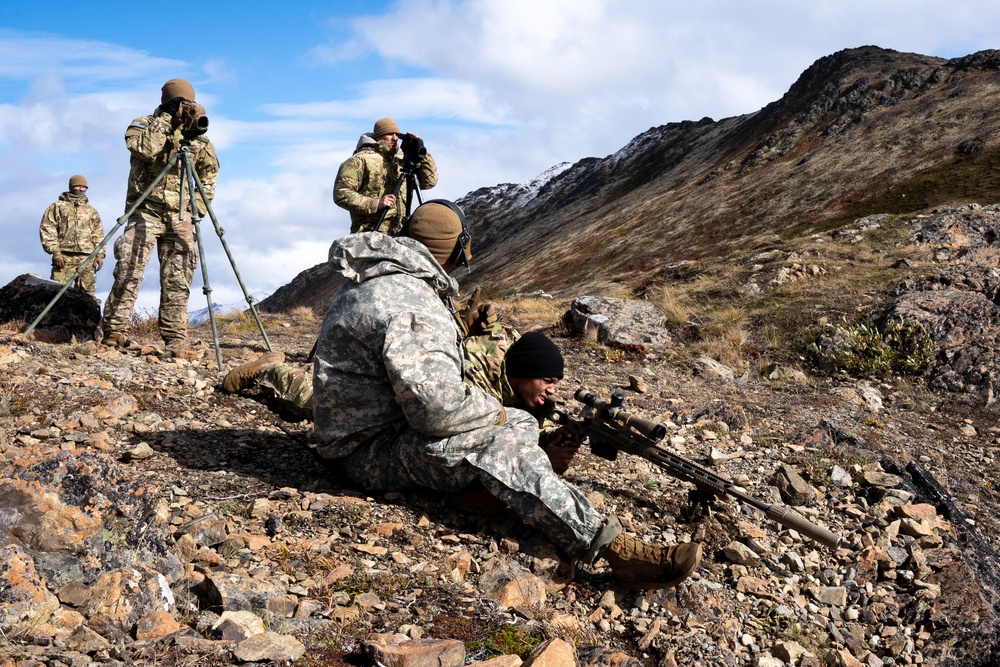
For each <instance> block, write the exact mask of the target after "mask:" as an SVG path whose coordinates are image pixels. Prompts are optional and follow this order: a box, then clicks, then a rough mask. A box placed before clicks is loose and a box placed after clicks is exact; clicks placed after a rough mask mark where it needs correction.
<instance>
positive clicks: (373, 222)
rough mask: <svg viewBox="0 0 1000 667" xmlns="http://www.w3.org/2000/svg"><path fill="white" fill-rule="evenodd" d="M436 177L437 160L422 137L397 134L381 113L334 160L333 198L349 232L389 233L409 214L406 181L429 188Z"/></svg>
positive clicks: (410, 193) (409, 190)
mask: <svg viewBox="0 0 1000 667" xmlns="http://www.w3.org/2000/svg"><path fill="white" fill-rule="evenodd" d="M408 181H409V182H410V183H409V184H408V183H407V182H408ZM437 181H438V173H437V165H436V164H434V158H432V157H431V155H430V153H428V152H427V149H426V148H424V142H423V140H422V139H421V138H420V137H419V136H417V135H415V134H413V133H406V134H403V133H402V131H401V130H400V129H399V126H398V125H396V121H394V120H393V119H391V118H382V119H381V120H379V121H377V122H376V123H375V127H374V128H373V129H372V131H371V132H366V133H365V134H362V135H361V138H360V139H358V145H357V147H356V148H355V149H354V155H352V156H351V157H349V158H348V159H347V160H345V161H344V163H343V164H341V165H340V169H339V170H338V171H337V180H336V182H334V184H333V201H334V203H335V204H336V205H337V206H339V207H341V208H345V209H347V210H348V211H349V212H350V214H351V233H352V234H354V233H357V232H382V233H383V234H389V235H390V236H395V235H397V234H398V233H399V232H400V230H401V229H402V228H403V222H404V221H405V220H406V218H407V216H408V215H409V214H410V197H412V196H413V188H411V185H412V186H418V187H419V188H421V189H423V190H429V189H430V188H433V187H434V186H435V185H437Z"/></svg>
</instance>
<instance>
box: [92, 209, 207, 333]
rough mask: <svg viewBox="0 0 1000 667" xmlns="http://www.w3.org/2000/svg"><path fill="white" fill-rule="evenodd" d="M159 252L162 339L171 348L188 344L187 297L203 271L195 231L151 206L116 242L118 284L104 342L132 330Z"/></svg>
mask: <svg viewBox="0 0 1000 667" xmlns="http://www.w3.org/2000/svg"><path fill="white" fill-rule="evenodd" d="M154 247H155V248H156V256H157V259H158V260H159V262H160V309H159V316H158V320H157V322H158V324H159V328H160V336H161V337H162V338H163V340H164V341H165V342H167V343H171V342H175V341H182V340H184V339H185V338H187V325H188V296H189V295H190V293H191V280H192V279H193V278H194V270H195V268H197V266H198V248H197V246H196V245H195V238H194V228H193V226H192V224H191V222H190V221H189V220H178V218H177V214H176V213H172V212H169V211H166V210H164V209H161V208H155V207H152V206H144V207H141V208H140V209H139V210H137V211H136V212H135V213H133V214H132V217H131V218H129V221H128V224H127V225H126V226H125V231H124V232H123V233H122V235H121V236H120V237H118V240H117V241H115V259H116V260H117V262H116V263H115V271H114V276H115V282H114V285H112V287H111V293H110V294H108V302H107V303H106V304H105V306H104V335H105V337H107V336H108V335H109V334H112V333H120V334H124V333H125V332H126V331H127V330H128V328H129V324H130V319H131V316H132V308H133V307H134V306H135V300H136V298H137V297H138V296H139V285H140V284H141V283H142V278H143V274H144V273H145V271H146V264H148V263H149V258H150V257H151V256H152V254H153V248H154Z"/></svg>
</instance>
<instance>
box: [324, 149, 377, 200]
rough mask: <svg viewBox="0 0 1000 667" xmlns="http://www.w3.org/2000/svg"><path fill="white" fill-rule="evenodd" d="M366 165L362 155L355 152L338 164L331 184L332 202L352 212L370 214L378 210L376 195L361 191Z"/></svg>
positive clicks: (366, 169) (365, 174)
mask: <svg viewBox="0 0 1000 667" xmlns="http://www.w3.org/2000/svg"><path fill="white" fill-rule="evenodd" d="M367 171H368V165H367V163H366V162H365V159H364V157H363V156H361V155H359V154H357V153H355V154H354V155H352V156H351V157H350V158H348V159H347V160H345V161H344V163H343V164H341V165H340V169H339V170H338V171H337V180H336V181H335V182H334V184H333V202H334V203H335V204H336V205H337V206H339V207H341V208H345V209H347V210H348V211H351V212H353V213H362V214H366V215H367V214H372V213H375V212H376V211H377V210H378V199H379V198H378V197H368V196H366V195H364V194H362V193H361V190H362V185H363V183H364V182H365V180H366V176H367V175H368V174H367Z"/></svg>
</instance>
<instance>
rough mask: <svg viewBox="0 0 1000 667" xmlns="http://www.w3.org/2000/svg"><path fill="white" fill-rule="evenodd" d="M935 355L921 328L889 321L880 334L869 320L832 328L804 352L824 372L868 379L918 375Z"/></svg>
mask: <svg viewBox="0 0 1000 667" xmlns="http://www.w3.org/2000/svg"><path fill="white" fill-rule="evenodd" d="M935 351H936V347H935V345H934V341H933V340H932V339H931V337H930V334H928V333H927V330H926V329H925V328H924V326H923V325H922V324H920V323H919V322H903V321H902V320H901V319H894V320H890V321H889V322H887V323H886V325H885V326H884V327H883V329H882V330H881V331H880V330H879V328H878V327H877V326H876V325H875V324H874V323H872V322H871V321H870V320H866V321H864V322H861V323H859V324H847V323H846V322H845V323H844V324H841V325H838V326H831V327H829V328H828V329H827V331H825V332H824V333H823V334H822V335H820V337H819V339H817V340H816V341H815V342H813V343H810V344H809V346H808V347H807V348H806V353H807V354H808V356H809V358H810V359H811V360H812V361H813V363H815V364H816V365H817V366H819V367H820V368H821V369H823V370H824V371H827V372H829V373H846V374H847V375H851V376H855V377H871V378H885V377H890V376H892V375H917V374H919V373H921V372H922V371H923V370H924V369H925V368H927V365H928V364H929V363H930V362H931V359H933V358H934V353H935Z"/></svg>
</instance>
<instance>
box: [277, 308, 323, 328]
mask: <svg viewBox="0 0 1000 667" xmlns="http://www.w3.org/2000/svg"><path fill="white" fill-rule="evenodd" d="M285 314H286V315H287V316H288V319H290V320H291V321H292V324H293V325H295V326H297V327H301V326H311V325H314V324H316V323H317V322H318V321H319V318H318V317H317V316H316V312H315V311H314V310H313V309H312V308H310V307H309V306H297V307H295V308H292V309H291V310H290V311H288V312H287V313H285Z"/></svg>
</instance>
